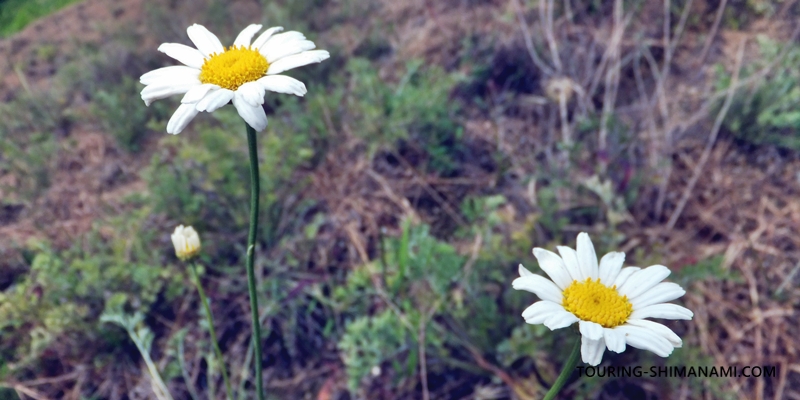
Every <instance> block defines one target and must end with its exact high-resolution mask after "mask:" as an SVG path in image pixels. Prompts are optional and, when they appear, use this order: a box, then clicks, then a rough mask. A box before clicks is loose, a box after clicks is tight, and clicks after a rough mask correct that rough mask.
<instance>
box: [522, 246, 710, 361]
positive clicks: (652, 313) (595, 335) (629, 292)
mask: <svg viewBox="0 0 800 400" xmlns="http://www.w3.org/2000/svg"><path fill="white" fill-rule="evenodd" d="M558 252H559V253H560V254H561V256H560V257H559V256H558V255H557V254H555V253H553V252H550V251H547V250H545V249H541V248H538V247H537V248H534V249H533V255H534V256H535V257H536V259H537V260H538V261H539V266H540V267H541V268H542V270H544V272H545V273H547V275H549V276H550V279H552V281H551V280H549V279H546V278H544V277H542V276H540V275H535V274H533V273H531V272H530V271H528V270H527V269H525V267H523V266H522V264H520V266H519V275H520V277H519V278H517V279H515V280H514V282H513V283H512V286H513V287H514V289H517V290H526V291H529V292H532V293H534V294H536V295H537V296H539V298H540V299H542V301H539V302H536V303H533V305H532V306H530V307H528V308H527V309H525V311H524V312H523V313H522V317H523V318H525V322H527V323H529V324H544V325H545V326H546V327H548V328H550V330H555V329H560V328H564V327H567V326H570V325H572V324H573V323H575V322H577V323H578V325H579V330H580V333H581V358H582V359H583V362H585V363H587V364H590V365H598V364H600V361H601V360H602V359H603V352H604V351H605V349H606V348H608V349H609V350H611V351H613V352H616V353H621V352H623V351H625V346H626V344H627V345H631V346H633V347H636V348H639V349H643V350H650V351H652V352H653V353H656V354H658V355H659V356H661V357H667V356H669V355H670V354H671V353H672V350H673V349H675V348H677V347H681V345H682V344H683V342H682V341H681V338H680V337H678V335H676V334H675V333H674V332H673V331H672V330H671V329H669V328H667V327H666V326H664V325H662V324H659V323H657V322H653V321H649V320H647V319H645V318H651V317H652V318H666V319H692V317H693V316H694V314H693V313H692V312H691V311H690V310H689V309H687V308H685V307H681V306H679V305H677V304H668V303H665V302H666V301H670V300H674V299H677V298H679V297H681V296H683V295H684V294H685V293H686V291H685V290H683V288H681V287H680V286H679V285H678V284H676V283H670V282H661V281H662V280H663V279H664V278H666V277H667V276H668V275H669V274H670V270H669V269H668V268H667V267H665V266H663V265H653V266H651V267H648V268H645V269H641V268H638V267H626V268H622V263H623V262H624V261H625V253H620V252H612V253H608V254H606V255H605V256H603V258H602V259H601V260H600V265H599V267H598V264H597V255H595V252H594V246H593V245H592V241H591V239H589V235H587V234H586V233H581V234H579V235H578V245H577V251H575V250H573V249H571V248H569V247H566V246H558Z"/></svg>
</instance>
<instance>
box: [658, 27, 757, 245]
mask: <svg viewBox="0 0 800 400" xmlns="http://www.w3.org/2000/svg"><path fill="white" fill-rule="evenodd" d="M746 43H747V38H745V39H742V42H741V44H739V53H738V54H737V55H736V67H734V71H733V78H732V80H731V85H730V87H729V88H728V95H727V97H726V98H725V103H724V104H723V105H722V109H721V110H720V111H719V114H718V115H717V120H716V121H714V127H713V128H712V129H711V136H709V138H708V142H707V143H706V147H705V149H703V154H702V155H701V156H700V161H699V162H698V163H697V165H695V168H694V172H693V173H692V177H691V179H689V184H688V185H686V189H684V191H683V196H681V199H680V201H679V202H678V206H677V207H676V208H675V210H674V211H673V212H672V216H671V217H670V218H669V221H668V222H667V229H668V230H671V229H672V228H673V227H674V226H675V223H676V222H677V221H678V218H679V217H680V216H681V213H682V212H683V209H684V207H686V203H687V202H688V201H689V197H690V196H691V195H692V190H694V186H695V185H696V184H697V180H698V179H700V174H701V173H702V172H703V167H704V166H705V165H706V162H707V161H708V157H709V156H710V155H711V149H712V148H713V147H714V143H715V142H716V141H717V136H718V135H719V130H720V128H721V127H722V121H723V120H725V114H727V113H728V108H730V106H731V102H733V94H734V93H736V84H737V83H738V82H739V72H740V71H741V68H742V59H743V58H744V47H745V44H746Z"/></svg>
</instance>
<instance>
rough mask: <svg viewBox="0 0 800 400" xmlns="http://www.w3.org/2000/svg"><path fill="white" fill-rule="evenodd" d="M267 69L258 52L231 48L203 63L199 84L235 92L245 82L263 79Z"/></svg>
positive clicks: (249, 49)
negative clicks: (213, 85) (210, 84)
mask: <svg viewBox="0 0 800 400" xmlns="http://www.w3.org/2000/svg"><path fill="white" fill-rule="evenodd" d="M267 69H269V63H268V62H267V59H266V58H264V56H262V55H261V53H259V52H258V50H254V49H251V48H249V47H244V46H239V47H236V46H231V47H228V49H227V50H225V51H223V52H222V53H214V54H212V55H211V58H209V59H208V60H206V62H205V63H203V66H202V67H200V82H203V83H213V84H215V85H217V86H219V87H224V88H225V89H230V90H236V89H238V88H239V86H242V85H243V84H245V83H247V82H252V81H255V80H258V79H259V78H261V77H263V76H264V74H266V73H267Z"/></svg>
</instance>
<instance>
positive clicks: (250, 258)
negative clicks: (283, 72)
mask: <svg viewBox="0 0 800 400" xmlns="http://www.w3.org/2000/svg"><path fill="white" fill-rule="evenodd" d="M245 126H246V127H247V148H248V150H249V153H250V233H249V234H248V235H247V289H248V291H249V292H250V316H251V319H252V320H253V346H254V348H255V351H256V354H255V360H254V361H253V367H254V368H255V370H256V391H257V392H258V399H259V400H264V382H263V381H262V378H261V360H262V358H261V324H259V322H258V298H257V297H256V273H255V268H254V267H253V262H254V260H255V248H256V231H258V191H259V187H258V183H259V178H258V149H257V148H256V130H255V129H253V128H252V127H251V126H250V124H247V123H245Z"/></svg>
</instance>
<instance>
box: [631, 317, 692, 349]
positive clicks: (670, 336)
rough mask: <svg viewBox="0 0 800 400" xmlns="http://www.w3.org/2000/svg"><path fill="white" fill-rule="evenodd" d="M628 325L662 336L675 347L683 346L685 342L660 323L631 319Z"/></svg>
mask: <svg viewBox="0 0 800 400" xmlns="http://www.w3.org/2000/svg"><path fill="white" fill-rule="evenodd" d="M626 324H630V325H633V326H638V327H642V328H646V329H650V330H651V331H653V332H655V333H657V334H659V335H661V337H663V338H664V339H667V341H668V342H669V343H670V344H672V346H673V347H681V346H683V341H682V340H681V338H680V336H678V335H676V334H675V332H673V331H672V329H669V328H668V327H666V326H665V325H662V324H659V323H658V322H653V321H648V320H646V319H629V320H628V322H626Z"/></svg>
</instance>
